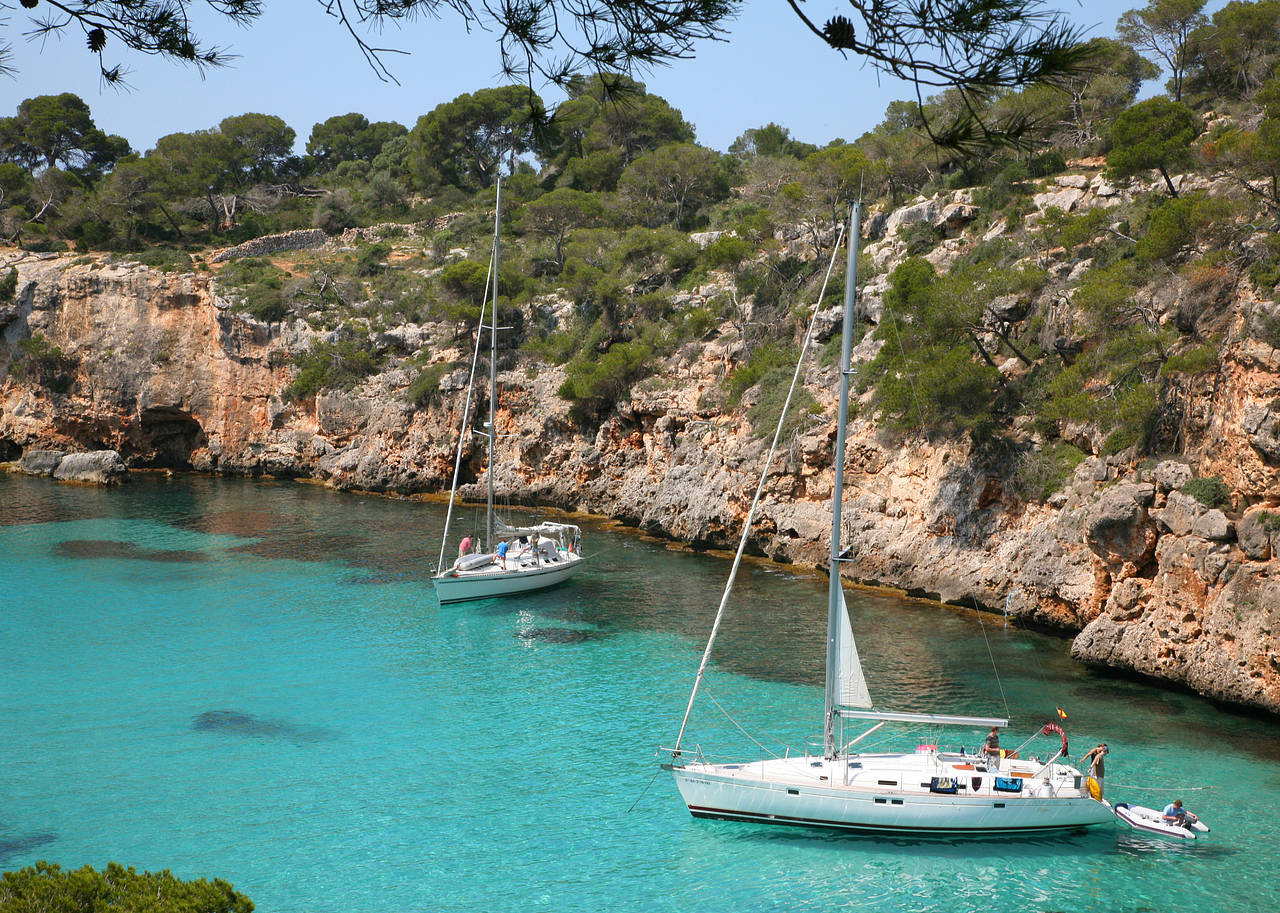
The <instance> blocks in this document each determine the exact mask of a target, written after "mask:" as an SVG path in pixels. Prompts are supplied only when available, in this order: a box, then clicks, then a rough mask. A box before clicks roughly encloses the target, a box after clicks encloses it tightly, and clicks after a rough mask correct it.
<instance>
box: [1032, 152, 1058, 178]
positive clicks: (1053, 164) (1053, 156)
mask: <svg viewBox="0 0 1280 913" xmlns="http://www.w3.org/2000/svg"><path fill="white" fill-rule="evenodd" d="M1066 170H1067V159H1066V156H1064V155H1063V154H1062V153H1061V152H1059V151H1058V150H1057V149H1050V150H1049V151H1048V152H1042V153H1040V154H1039V155H1033V156H1032V157H1031V158H1030V159H1029V160H1028V161H1027V172H1028V173H1029V174H1030V175H1031V177H1033V178H1045V177H1048V176H1049V175H1051V174H1061V173H1062V172H1064V171H1066Z"/></svg>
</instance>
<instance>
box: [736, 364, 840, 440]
mask: <svg viewBox="0 0 1280 913" xmlns="http://www.w3.org/2000/svg"><path fill="white" fill-rule="evenodd" d="M794 376H795V370H794V368H784V367H781V366H778V367H774V368H771V369H769V372H768V373H767V374H765V375H764V377H762V378H760V395H759V397H758V398H757V399H756V402H755V405H753V406H752V407H751V408H750V409H748V410H747V421H749V422H750V423H751V431H752V433H753V434H755V436H756V437H762V438H767V437H771V436H772V435H773V432H774V431H775V430H776V429H777V427H778V418H779V417H780V416H781V415H782V407H783V406H784V405H785V404H786V401H787V390H788V389H789V388H790V387H791V379H792V378H793V377H794ZM821 411H822V410H821V407H819V406H818V401H817V400H815V399H814V398H813V395H812V394H811V393H810V392H809V391H808V390H806V389H805V388H804V386H803V385H801V386H797V387H796V392H795V395H794V396H792V398H791V409H790V411H789V413H788V414H787V420H786V422H785V423H784V424H783V426H782V433H783V435H784V436H785V435H788V434H791V433H792V432H793V431H795V430H796V429H798V428H800V427H801V426H802V425H803V424H804V422H805V420H806V419H808V417H809V416H811V415H814V414H816V413H818V412H821Z"/></svg>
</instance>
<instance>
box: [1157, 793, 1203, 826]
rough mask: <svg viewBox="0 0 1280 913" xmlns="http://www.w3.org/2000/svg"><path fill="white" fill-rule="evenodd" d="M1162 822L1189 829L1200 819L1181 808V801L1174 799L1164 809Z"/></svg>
mask: <svg viewBox="0 0 1280 913" xmlns="http://www.w3.org/2000/svg"><path fill="white" fill-rule="evenodd" d="M1164 820H1165V821H1166V822H1168V823H1169V824H1176V825H1178V826H1179V827H1189V826H1191V825H1192V824H1194V823H1195V822H1196V821H1199V820H1200V819H1199V818H1197V817H1196V816H1195V815H1194V814H1192V813H1191V812H1189V811H1187V810H1186V809H1185V808H1183V807H1182V800H1181V799H1174V800H1173V801H1172V802H1170V803H1169V804H1168V805H1166V806H1165V807H1164Z"/></svg>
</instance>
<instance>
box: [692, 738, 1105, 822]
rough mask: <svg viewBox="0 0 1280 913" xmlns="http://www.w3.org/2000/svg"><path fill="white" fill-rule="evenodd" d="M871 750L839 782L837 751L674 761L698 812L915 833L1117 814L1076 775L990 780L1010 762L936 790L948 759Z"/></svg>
mask: <svg viewBox="0 0 1280 913" xmlns="http://www.w3.org/2000/svg"><path fill="white" fill-rule="evenodd" d="M877 760H878V761H880V763H873V764H871V765H870V766H867V765H861V763H860V762H855V763H859V764H860V768H859V771H858V776H856V777H854V778H853V779H852V782H849V783H840V782H838V781H839V777H840V776H841V775H842V772H841V765H845V764H847V763H848V762H846V761H843V760H842V761H839V762H832V761H826V760H817V759H812V758H790V759H779V760H774V761H766V762H757V763H754V764H742V765H713V764H689V765H685V766H674V767H673V768H672V770H673V773H674V774H675V779H676V785H677V786H678V787H679V789H680V795H681V797H682V798H683V799H684V801H685V804H686V805H687V806H688V807H689V811H690V813H692V814H693V815H694V816H695V817H698V818H721V819H728V820H733V821H751V822H756V823H762V824H785V825H791V826H796V827H816V828H828V829H839V830H849V831H865V832H876V833H919V834H1002V833H1019V832H1033V831H1055V830H1076V829H1080V828H1087V827H1092V826H1094V825H1098V824H1105V823H1107V822H1108V821H1112V820H1114V819H1113V818H1112V815H1111V812H1110V811H1109V810H1108V809H1107V808H1106V807H1105V806H1103V805H1102V803H1100V802H1097V801H1095V800H1093V799H1092V798H1089V797H1088V795H1087V794H1082V791H1081V790H1080V789H1078V788H1076V787H1075V786H1074V782H1075V780H1074V777H1069V778H1061V777H1060V778H1058V779H1057V780H1056V781H1054V780H1049V779H1043V780H1040V781H1035V780H1031V781H1030V782H1029V784H1028V787H1027V789H1026V790H1025V791H1024V792H1023V793H1020V794H1017V795H1009V794H1003V793H999V792H996V791H995V790H994V789H993V785H994V778H995V776H1003V774H1010V773H1014V771H1004V772H1003V773H997V772H991V773H987V774H986V775H985V776H984V777H982V778H980V779H982V780H984V781H985V783H984V785H985V787H986V788H985V789H983V788H982V786H979V788H977V789H971V788H967V787H968V785H970V784H972V779H971V777H969V776H964V777H955V778H954V779H958V780H963V781H964V782H966V788H964V789H963V790H962V792H963V793H966V794H961V793H956V794H938V793H934V792H931V791H930V785H931V782H932V776H931V774H932V775H934V776H936V775H937V774H938V773H945V772H948V771H949V772H950V773H951V774H953V775H954V774H955V773H956V771H955V770H949V768H948V766H947V765H940V766H939V765H934V764H920V763H913V762H914V761H916V760H917V759H916V758H915V756H912V755H902V756H891V757H889V758H888V759H887V763H886V759H884V758H880V759H877ZM824 778H825V779H824ZM833 778H834V779H836V781H837V782H836V783H834V784H833V782H832V780H833ZM859 780H862V781H864V782H858V781H859ZM882 784H883V785H882ZM889 784H893V785H889Z"/></svg>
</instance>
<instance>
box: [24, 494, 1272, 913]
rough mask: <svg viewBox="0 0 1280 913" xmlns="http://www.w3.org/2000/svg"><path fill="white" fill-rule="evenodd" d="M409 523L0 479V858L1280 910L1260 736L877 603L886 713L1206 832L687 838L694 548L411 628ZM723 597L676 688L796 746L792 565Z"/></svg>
mask: <svg viewBox="0 0 1280 913" xmlns="http://www.w3.org/2000/svg"><path fill="white" fill-rule="evenodd" d="M441 515H442V511H441V509H440V508H439V507H438V506H436V505H432V504H423V503H414V502H404V501H392V500H383V499H376V498H362V497H358V496H354V495H344V494H339V493H334V492H330V491H326V490H323V489H319V488H315V487H311V486H303V485H295V484H287V483H270V482H257V483H254V482H237V481H227V480H215V479H200V478H181V479H175V480H167V481H166V480H163V479H159V478H157V479H144V480H141V481H139V482H137V483H136V484H133V485H131V486H129V487H126V488H122V489H119V490H114V491H104V490H99V489H92V488H81V487H70V486H63V485H57V484H55V483H52V482H47V481H44V480H35V479H26V478H20V477H8V476H0V869H5V870H9V869H15V868H18V867H21V866H23V865H29V864H32V863H34V862H36V861H37V860H40V859H47V860H50V861H53V862H57V863H60V864H61V865H63V866H70V867H77V866H80V865H84V864H91V865H94V866H97V867H102V866H105V865H106V863H107V862H108V861H117V862H121V863H125V864H128V865H133V866H135V867H137V868H139V869H160V868H169V869H171V870H173V872H174V873H175V874H177V875H179V876H180V877H184V878H195V877H215V876H216V877H222V878H225V879H228V880H229V881H231V882H233V883H234V884H235V885H236V887H237V888H238V889H239V890H241V891H244V892H245V893H247V894H248V895H249V896H250V897H251V898H252V899H253V900H254V901H255V903H256V904H257V905H258V909H260V910H264V911H315V913H327V911H333V913H364V911H391V913H398V911H410V910H466V911H475V910H483V911H526V910H538V909H548V910H570V911H574V910H584V911H585V910H609V911H649V910H657V909H671V908H681V909H697V910H712V911H719V910H725V911H728V910H733V911H739V910H750V911H767V910H788V911H797V910H801V911H808V910H812V911H829V910H834V909H852V910H886V911H887V910H919V911H925V910H939V911H955V910H972V909H978V908H982V909H1007V910H1017V911H1057V910H1073V911H1076V910H1093V909H1097V910H1106V911H1147V910H1150V911H1164V910H1174V909H1178V910H1185V909H1200V910H1215V911H1254V910H1262V909H1268V910H1269V909H1271V908H1272V907H1274V905H1275V904H1276V903H1277V902H1278V901H1280V887H1278V886H1277V885H1278V879H1277V877H1276V875H1275V870H1276V867H1277V863H1278V862H1280V849H1277V847H1280V725H1277V724H1276V723H1274V722H1268V721H1261V720H1257V719H1252V718H1249V717H1247V716H1244V715H1240V714H1234V713H1229V712H1224V711H1222V710H1220V709H1216V708H1215V707H1213V706H1212V705H1210V704H1209V703H1207V702H1205V701H1202V700H1199V699H1197V698H1195V697H1193V696H1190V695H1185V694H1179V693H1172V692H1163V691H1160V690H1158V689H1155V688H1151V687H1148V686H1145V685H1141V684H1136V683H1132V682H1125V681H1119V680H1116V679H1113V678H1108V677H1102V676H1098V675H1096V674H1093V673H1090V672H1088V671H1086V670H1084V669H1082V668H1080V667H1078V666H1076V665H1074V664H1072V663H1071V662H1070V661H1069V660H1068V659H1067V658H1066V650H1067V647H1066V643H1065V642H1064V641H1061V640H1055V639H1051V638H1046V637H1040V636H1037V635H1034V634H1029V633H1027V632H1023V631H1017V630H1014V629H1005V628H1003V627H1002V626H1001V625H1000V624H999V623H998V622H995V623H993V621H992V620H991V619H990V618H989V617H988V618H987V619H986V620H985V622H984V623H980V621H979V619H978V618H977V617H976V616H975V615H973V614H972V613H966V612H959V611H953V610H948V609H943V608H939V607H937V606H930V605H924V604H920V603H913V602H906V601H901V600H896V599H892V598H888V597H885V596H879V595H871V594H859V593H853V592H851V593H850V594H849V601H850V604H851V610H852V611H853V613H854V615H855V621H854V623H855V630H856V631H857V632H858V634H859V646H860V648H861V650H862V653H863V657H864V661H865V664H866V665H867V667H868V675H869V678H870V679H871V682H872V688H873V693H876V694H878V695H887V694H889V693H893V697H892V699H891V700H887V701H886V703H892V704H893V705H894V706H895V707H898V708H904V709H905V708H911V707H918V708H926V707H931V708H936V709H939V710H953V711H966V712H984V713H989V712H994V713H1000V712H1002V711H1003V708H1004V706H1005V698H1004V697H1002V694H1003V695H1007V700H1008V706H1009V711H1010V713H1011V714H1012V715H1013V716H1014V717H1015V718H1016V719H1017V720H1018V721H1019V722H1020V723H1021V729H1022V731H1024V732H1030V731H1031V730H1032V729H1034V728H1035V726H1036V724H1038V723H1041V722H1044V721H1047V720H1050V719H1054V718H1055V714H1054V707H1055V706H1062V707H1064V708H1065V709H1066V710H1067V711H1068V713H1069V714H1070V720H1069V721H1068V724H1067V725H1068V727H1069V732H1070V733H1071V734H1072V738H1073V746H1072V748H1073V753H1074V754H1076V755H1079V754H1080V753H1082V752H1083V751H1084V750H1085V749H1086V748H1088V747H1090V746H1091V745H1092V744H1094V743H1095V742H1096V741H1097V740H1101V739H1105V740H1106V741H1108V743H1109V744H1110V745H1111V749H1112V752H1111V755H1110V757H1109V758H1108V762H1109V767H1108V784H1107V788H1108V793H1109V795H1110V796H1111V797H1112V798H1119V799H1129V800H1130V801H1135V802H1139V803H1141V804H1147V805H1157V804H1163V803H1164V802H1166V801H1168V800H1170V799H1172V798H1174V797H1176V796H1181V797H1182V798H1183V799H1184V800H1185V801H1186V804H1187V806H1188V807H1190V808H1192V809H1193V810H1196V811H1198V812H1200V813H1201V814H1202V815H1203V817H1204V818H1205V819H1206V820H1208V821H1209V822H1210V823H1211V824H1212V826H1213V833H1212V834H1211V835H1209V837H1208V838H1206V839H1202V840H1199V841H1196V842H1194V843H1191V844H1189V845H1188V844H1181V843H1178V844H1175V843H1171V842H1168V841H1165V840H1162V839H1160V838H1157V837H1143V836H1140V835H1138V834H1137V833H1135V832H1129V831H1121V830H1120V829H1119V828H1118V827H1117V828H1113V827H1110V826H1106V827H1103V828H1100V829H1096V830H1094V831H1091V832H1088V833H1087V834H1083V835H1076V836H1062V837H1053V838H1048V837H1034V838H1014V839H1008V838H1005V839H987V840H979V841H973V840H907V839H900V840H886V839H876V838H870V837H859V836H849V835H832V834H826V833H821V832H810V831H791V830H788V829H784V828H771V827H764V826H754V825H745V824H735V823H728V822H708V821H697V820H695V819H693V818H691V817H690V816H689V815H688V813H687V812H686V811H685V810H684V807H683V806H682V804H681V803H680V800H679V797H678V795H677V793H676V791H675V788H674V786H673V784H672V783H671V781H670V780H669V778H668V776H667V775H665V774H661V775H658V776H656V777H655V773H657V767H656V764H657V759H656V757H655V750H656V749H657V747H658V746H660V745H669V744H670V743H671V742H672V741H673V740H674V737H675V733H676V731H677V729H678V727H679V722H680V717H681V715H682V713H683V711H684V706H685V702H686V700H687V697H688V688H689V685H690V684H691V680H692V676H693V673H694V671H695V669H696V667H697V662H698V658H699V656H700V654H701V650H702V645H703V639H704V637H705V634H706V631H707V630H708V627H709V624H710V620H711V615H712V613H713V610H714V606H715V604H716V602H717V600H718V597H719V592H720V588H721V586H722V585H723V580H724V575H725V573H726V572H727V567H728V565H727V562H725V561H724V560H722V559H721V558H718V557H715V556H708V555H695V554H690V553H687V552H682V551H678V550H672V549H668V548H665V547H664V546H663V545H661V544H660V543H655V542H650V541H646V540H643V539H641V538H639V537H636V536H634V535H629V534H625V533H620V532H611V531H608V530H606V529H592V530H590V534H589V538H588V551H589V552H591V553H593V560H592V562H591V564H590V566H589V568H588V569H587V570H585V571H584V572H583V573H582V575H581V576H580V577H579V578H578V579H577V580H575V581H574V582H573V583H571V584H569V585H566V586H564V587H561V588H559V589H555V590H551V591H547V592H544V593H541V594H535V595H531V596H529V597H526V598H523V599H521V600H519V601H517V602H514V603H512V602H484V603H472V604H463V605H457V606H448V607H445V608H441V607H440V606H439V605H438V604H437V603H436V602H435V599H434V597H433V596H432V592H431V587H430V584H429V581H428V577H429V573H430V569H431V565H432V564H433V563H434V557H435V553H436V551H437V549H438V547H439V540H438V535H439V534H438V529H439V527H440V520H441ZM743 577H744V580H743V585H742V586H741V588H740V598H739V599H738V600H737V602H736V609H735V613H734V616H733V619H732V621H731V622H730V623H729V624H728V626H727V628H726V630H725V632H724V636H723V640H722V644H723V647H722V649H721V651H720V652H719V654H718V664H717V665H716V667H715V670H714V672H713V674H712V676H711V680H710V682H709V691H710V693H711V694H712V696H714V698H715V699H716V700H717V701H719V702H720V703H721V704H722V705H723V706H724V707H725V708H726V709H728V710H729V711H730V712H731V713H732V714H733V718H734V720H735V721H736V723H738V724H741V725H742V726H743V727H745V728H747V729H749V730H751V731H752V732H754V733H759V732H761V731H765V732H768V733H769V734H770V737H771V739H772V740H773V741H776V742H783V743H786V744H788V745H790V746H792V747H793V748H802V747H803V744H804V741H805V739H806V738H807V737H809V736H812V735H813V734H814V732H815V730H816V721H817V718H818V716H819V715H820V706H821V692H820V686H819V682H820V677H821V649H822V648H821V644H822V636H823V635H822V630H821V626H822V624H823V623H824V619H823V618H822V615H823V608H822V606H823V605H824V600H825V597H824V592H825V584H824V581H823V580H822V579H820V578H815V577H811V576H807V575H803V574H793V573H788V572H787V571H785V570H783V569H779V568H777V567H772V566H766V565H763V564H760V565H753V566H748V567H747V569H746V570H745V572H744V574H743ZM992 658H994V660H995V668H997V669H999V670H1000V673H999V678H998V679H997V677H996V675H995V674H993V672H992V669H993V664H992ZM691 731H692V733H693V741H695V742H697V743H698V744H701V745H703V746H704V747H705V748H706V749H707V750H708V751H711V750H712V749H713V748H714V749H715V750H716V752H717V753H719V752H720V751H721V750H722V749H724V750H738V749H746V750H748V751H752V750H754V749H753V747H752V746H751V745H750V743H746V742H745V741H744V740H743V738H742V737H741V735H740V733H739V731H738V729H737V728H736V726H735V725H734V724H731V723H729V722H726V721H725V719H724V718H723V717H722V716H721V715H720V714H719V713H718V712H717V711H716V709H715V706H714V705H712V704H710V702H702V703H701V704H700V709H699V712H698V713H697V714H696V715H695V720H694V724H693V727H692V730H691ZM978 735H979V734H972V733H970V734H961V735H960V736H959V738H960V739H961V740H963V739H965V738H969V739H971V740H976V739H977V738H978ZM895 738H896V739H897V742H896V744H897V745H898V746H899V747H902V746H903V745H904V744H905V745H908V746H911V745H914V744H915V742H916V741H918V740H920V738H921V734H919V733H898V734H897V735H896V736H893V737H886V739H885V741H884V744H894V739H895ZM1011 740H1012V736H1011V735H1010V736H1006V743H1008V742H1009V741H1011ZM971 743H972V742H971Z"/></svg>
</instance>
